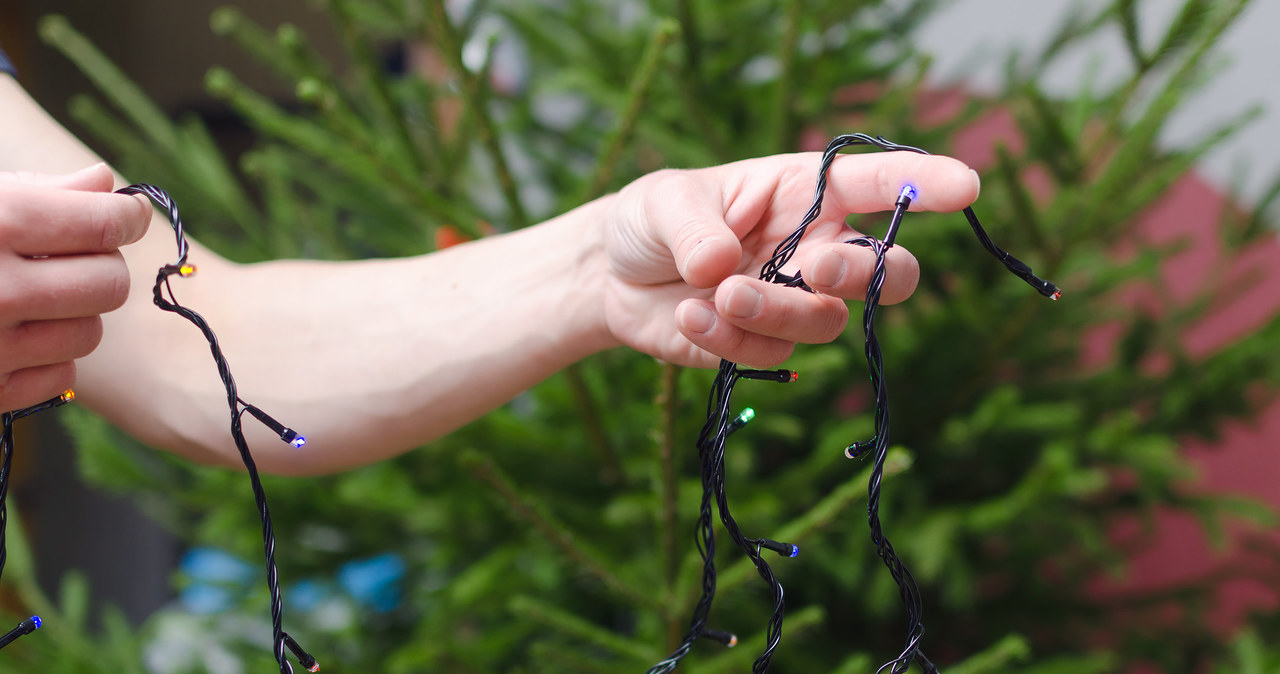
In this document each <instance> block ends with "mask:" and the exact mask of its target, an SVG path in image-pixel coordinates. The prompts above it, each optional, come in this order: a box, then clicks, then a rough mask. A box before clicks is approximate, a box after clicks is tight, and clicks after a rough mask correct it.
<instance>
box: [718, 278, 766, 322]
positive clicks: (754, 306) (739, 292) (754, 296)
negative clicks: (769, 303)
mask: <svg viewBox="0 0 1280 674" xmlns="http://www.w3.org/2000/svg"><path fill="white" fill-rule="evenodd" d="M763 306H764V296H762V295H761V294H760V293H759V291H757V290H756V289H755V288H752V287H751V286H749V285H747V284H745V283H743V284H740V285H739V286H738V287H736V288H734V289H733V290H730V291H729V298H728V299H727V300H726V301H725V306H724V308H725V311H726V312H727V313H729V314H731V315H733V316H737V317H738V318H751V317H752V316H755V315H756V314H758V313H760V309H761V307H763Z"/></svg>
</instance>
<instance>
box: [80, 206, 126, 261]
mask: <svg viewBox="0 0 1280 674" xmlns="http://www.w3.org/2000/svg"><path fill="white" fill-rule="evenodd" d="M92 203H93V205H92V206H90V207H89V209H88V211H87V216H88V217H87V218H86V225H87V226H88V227H90V228H91V229H92V231H94V232H97V234H98V248H97V249H98V250H101V251H110V250H115V249H117V248H119V247H120V246H121V245H122V244H123V243H124V235H125V232H124V226H123V223H122V220H123V217H122V216H123V214H122V213H121V212H120V210H119V209H117V208H116V205H115V204H116V200H114V199H94V200H93V202H92Z"/></svg>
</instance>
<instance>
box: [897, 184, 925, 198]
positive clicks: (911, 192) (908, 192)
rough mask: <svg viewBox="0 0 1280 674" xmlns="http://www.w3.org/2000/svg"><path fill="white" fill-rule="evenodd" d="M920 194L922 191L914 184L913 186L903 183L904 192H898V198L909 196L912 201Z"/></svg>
mask: <svg viewBox="0 0 1280 674" xmlns="http://www.w3.org/2000/svg"><path fill="white" fill-rule="evenodd" d="M919 195H920V192H919V191H918V190H916V188H915V187H914V186H912V185H903V186H902V192H901V193H899V194H898V198H899V199H901V198H903V197H906V198H908V199H910V200H912V201H915V200H916V197H917V196H919Z"/></svg>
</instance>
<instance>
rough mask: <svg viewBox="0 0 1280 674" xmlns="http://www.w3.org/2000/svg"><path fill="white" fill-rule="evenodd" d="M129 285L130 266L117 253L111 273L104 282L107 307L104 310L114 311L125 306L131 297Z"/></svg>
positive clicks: (104, 297) (104, 300) (104, 299)
mask: <svg viewBox="0 0 1280 674" xmlns="http://www.w3.org/2000/svg"><path fill="white" fill-rule="evenodd" d="M129 287H130V284H129V268H128V267H127V266H126V265H125V263H124V258H123V257H122V256H121V255H120V254H119V253H116V255H115V258H114V259H113V264H112V265H111V270H110V273H109V275H108V277H107V279H106V282H105V283H104V284H103V294H104V296H103V302H104V303H105V305H106V307H107V308H106V309H105V310H104V311H114V310H116V309H119V308H120V307H122V306H124V303H125V302H126V301H127V300H128V299H129Z"/></svg>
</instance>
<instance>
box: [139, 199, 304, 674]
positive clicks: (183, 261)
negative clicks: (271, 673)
mask: <svg viewBox="0 0 1280 674" xmlns="http://www.w3.org/2000/svg"><path fill="white" fill-rule="evenodd" d="M117 192H118V193H120V194H141V195H144V196H146V197H147V198H149V199H151V200H152V201H153V202H155V204H156V205H157V206H159V207H160V208H161V209H162V210H164V211H165V214H166V215H167V217H168V218H169V223H170V224H171V225H173V232H174V236H175V237H176V238H177V243H178V259H177V261H176V262H174V263H173V264H166V265H164V266H163V267H161V268H160V271H159V273H157V274H156V283H155V286H154V288H153V295H154V299H155V303H156V306H158V307H160V308H161V309H163V310H165V311H169V312H172V313H175V314H178V315H179V316H182V317H183V318H185V319H187V320H188V321H190V322H191V323H193V324H194V325H195V326H196V327H197V328H199V329H200V332H201V333H203V334H204V338H205V340H206V341H208V342H209V350H210V351H211V352H212V354H213V360H214V362H215V363H216V364H217V366H218V376H219V377H220V378H221V379H222V384H223V386H224V387H225V388H226V391H227V406H228V408H229V409H230V412H231V437H232V439H233V440H234V441H235V445H236V449H238V450H239V451H240V459H241V460H242V461H243V462H244V467H245V468H246V469H247V470H248V472H249V481H250V482H251V483H252V485H253V497H254V500H255V502H256V503H257V506H258V516H259V518H260V519H261V520H262V544H263V551H264V553H265V556H266V564H267V588H268V590H269V591H270V593H271V628H272V637H273V639H272V642H273V646H274V647H273V650H272V654H273V655H274V656H275V659H276V663H277V664H278V665H279V666H280V674H293V665H292V664H291V663H290V662H289V661H288V659H286V656H285V649H286V648H287V649H288V650H289V651H291V652H293V654H294V656H295V657H297V658H298V662H299V663H301V664H302V666H303V667H305V668H306V669H307V670H308V671H312V672H315V671H318V670H319V669H320V665H319V664H317V663H316V659H315V658H313V657H311V654H310V653H308V652H307V651H305V650H303V649H302V647H301V646H299V645H298V642H297V641H295V640H294V639H293V637H291V636H289V634H288V633H287V632H285V631H284V627H283V623H284V603H283V601H282V600H281V598H280V579H279V574H278V572H277V570H276V536H275V529H274V528H273V527H272V524H271V512H270V510H269V509H268V508H267V494H266V492H265V491H264V490H263V488H262V480H261V479H260V478H259V477H258V468H257V465H256V464H255V463H254V461H253V456H252V455H251V454H250V453H249V445H248V442H247V441H246V440H245V438H244V431H243V428H242V426H241V423H242V421H243V418H244V413H245V412H248V413H249V414H250V415H251V416H253V417H254V418H255V419H257V420H258V421H260V422H262V423H263V425H265V426H266V427H267V428H270V429H271V431H272V432H273V433H275V434H277V435H279V436H280V439H281V440H283V441H284V442H287V443H289V444H291V445H293V446H294V447H298V448H301V447H302V446H304V445H306V443H307V440H306V438H304V437H303V436H301V435H299V434H298V433H297V432H296V431H294V430H293V429H291V428H287V427H285V425H284V424H282V423H280V422H278V421H276V420H275V419H273V418H272V417H270V416H269V415H267V413H265V412H263V411H262V410H261V409H258V408H257V407H254V406H253V405H250V404H249V403H247V402H245V401H244V400H242V399H241V398H240V396H239V394H238V393H237V390H236V382H235V379H233V378H232V376H231V366H230V365H229V364H228V363H227V359H226V357H225V356H223V355H222V348H221V347H219V346H218V337H217V336H216V335H215V334H214V333H213V329H212V328H210V327H209V324H208V322H206V321H205V319H204V317H203V316H201V315H200V314H198V313H196V312H194V311H192V310H191V309H188V308H187V307H184V306H182V305H181V304H179V303H178V300H177V299H176V298H175V297H174V295H173V288H172V287H170V285H169V278H170V277H171V276H173V275H175V274H176V275H178V276H180V277H182V278H186V277H189V276H192V275H194V274H195V273H196V268H195V266H194V265H192V264H189V263H188V262H187V249H188V245H187V237H186V234H185V233H184V232H183V229H182V218H181V217H180V216H179V215H178V204H177V203H175V202H174V200H173V198H172V197H171V196H169V193H168V192H166V191H164V190H162V189H160V188H158V187H155V186H154V185H147V184H138V185H130V186H128V187H125V188H122V189H120V190H117Z"/></svg>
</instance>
